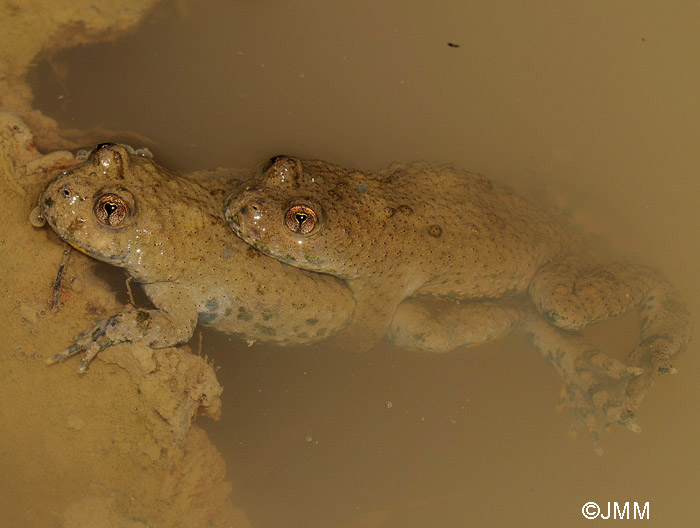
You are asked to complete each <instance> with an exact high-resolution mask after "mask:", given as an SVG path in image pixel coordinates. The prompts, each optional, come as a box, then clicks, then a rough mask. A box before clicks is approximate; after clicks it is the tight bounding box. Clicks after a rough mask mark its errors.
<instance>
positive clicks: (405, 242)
mask: <svg viewBox="0 0 700 528" xmlns="http://www.w3.org/2000/svg"><path fill="white" fill-rule="evenodd" d="M226 219H227V220H228V222H229V224H230V226H231V228H232V229H233V231H234V232H235V233H236V234H238V235H239V236H240V237H241V238H242V239H244V240H245V241H246V242H248V243H250V244H251V245H253V246H255V247H256V248H258V249H260V250H261V251H262V252H263V253H265V254H267V255H270V256H273V257H275V258H277V259H279V260H280V261H281V262H284V263H287V264H290V265H292V266H296V267H299V268H303V269H306V270H312V271H316V272H319V277H321V276H324V275H333V276H336V277H338V278H341V279H344V280H345V281H346V283H347V284H348V286H349V287H350V289H351V290H352V291H353V294H354V297H355V300H356V311H355V313H354V314H353V321H352V324H351V325H350V327H349V328H348V330H347V333H348V334H350V335H351V336H352V338H354V337H355V335H358V334H360V333H364V334H365V335H367V334H368V333H369V335H370V337H371V338H377V337H379V336H382V335H384V333H385V332H386V330H387V328H389V334H390V335H394V336H396V335H402V336H405V335H406V334H408V335H410V336H411V337H412V338H413V339H414V340H415V342H416V343H418V344H419V345H420V346H421V347H422V348H425V349H433V350H436V351H437V350H439V351H442V350H449V349H450V348H454V347H455V346H457V345H460V344H475V343H479V342H483V341H485V340H488V339H491V338H493V337H496V336H498V335H502V334H504V333H506V332H508V331H509V330H510V329H512V328H514V327H515V326H516V325H517V324H518V323H519V322H520V321H522V320H523V318H527V319H528V320H529V321H530V322H532V324H533V325H535V326H537V325H539V322H534V321H536V320H535V319H533V313H539V314H540V315H541V316H542V318H544V319H546V320H547V321H548V322H549V323H550V325H552V326H553V329H557V328H559V329H562V330H564V331H565V334H566V333H568V335H569V336H571V337H572V338H575V339H578V336H577V334H573V333H570V331H575V330H578V329H580V328H582V327H585V326H587V325H589V324H592V323H595V322H596V321H599V320H602V319H606V318H610V317H614V316H617V315H621V314H623V313H625V312H627V311H629V310H630V309H639V310H640V311H641V312H642V316H643V317H642V328H641V337H640V343H639V346H638V347H637V348H636V349H635V350H634V351H633V352H632V353H631V354H630V355H629V356H628V363H629V365H630V368H631V369H634V370H633V374H634V376H635V377H634V379H632V380H631V381H630V382H629V384H628V385H627V388H626V389H625V392H626V394H625V395H623V399H624V400H625V403H624V405H623V407H624V408H625V409H626V412H627V413H631V412H633V411H634V410H635V409H636V407H637V406H638V404H639V402H640V401H641V398H642V397H643V395H644V394H645V393H646V391H647V390H648V388H649V387H650V386H651V385H652V384H653V381H654V379H655V378H656V377H657V376H658V375H660V374H664V373H669V372H674V371H675V370H674V369H673V367H672V365H671V360H672V359H673V358H675V357H676V356H677V355H678V354H679V353H680V352H681V351H682V350H683V349H684V348H685V345H686V344H687V342H688V340H689V336H690V320H689V317H688V314H687V312H686V310H685V307H684V306H683V304H682V303H681V302H680V301H679V298H678V295H677V293H676V291H675V289H674V288H672V287H671V286H670V285H669V284H668V283H667V282H666V281H664V280H663V279H662V278H661V277H660V276H659V275H658V274H657V273H656V272H655V271H653V270H651V269H649V268H646V267H643V266H638V265H633V264H627V263H613V264H608V265H597V264H595V261H594V260H592V259H591V257H590V256H589V255H587V253H586V251H584V249H583V244H582V242H581V240H580V238H579V237H578V236H577V235H576V234H574V233H572V232H571V231H570V230H569V228H568V227H567V226H566V225H565V224H564V222H562V221H560V220H559V219H558V218H557V217H556V216H554V215H552V214H549V213H547V212H545V211H543V210H541V209H539V208H537V207H535V206H534V205H533V204H531V203H530V202H528V201H527V200H525V199H524V198H522V197H520V196H518V195H517V194H515V193H514V192H513V191H512V190H510V189H509V188H507V187H504V186H500V185H497V184H495V183H492V182H490V181H488V180H486V179H485V178H483V177H481V176H478V175H475V174H473V173H469V172H465V171H459V170H456V169H454V168H451V167H446V166H435V165H429V164H425V163H414V164H410V165H392V166H390V167H389V168H387V169H384V170H382V171H380V172H377V173H365V172H361V171H357V170H347V169H344V168H342V167H339V166H337V165H333V164H330V163H327V162H324V161H319V160H300V159H297V158H292V157H287V156H278V157H275V158H272V159H271V160H270V163H269V164H268V165H267V166H266V167H265V168H264V170H263V171H262V173H261V174H259V175H258V177H257V178H256V179H255V180H254V181H252V182H249V183H247V184H246V186H245V188H244V189H243V190H241V191H238V192H236V193H234V194H233V195H232V196H231V197H229V199H228V200H227V203H226ZM421 298H440V299H447V300H451V301H454V302H453V303H451V307H448V308H447V309H446V310H447V311H446V312H444V310H445V308H444V307H445V303H444V302H443V304H442V305H441V307H442V309H443V316H442V317H443V319H444V321H445V324H443V325H442V328H441V329H440V328H437V329H436V330H435V331H433V332H424V330H425V328H426V326H429V325H421V326H419V327H418V328H417V329H416V328H409V327H408V325H406V324H402V323H401V319H403V317H404V316H403V315H402V313H403V312H404V311H405V307H406V305H407V303H412V302H414V301H415V299H421ZM426 304H430V302H428V301H426ZM447 304H448V305H449V304H450V303H447ZM413 306H414V308H416V311H418V307H417V306H416V305H415V304H414V305H413ZM516 306H520V307H521V308H522V311H521V312H518V313H514V312H513V308H514V307H516ZM525 306H527V307H529V308H525ZM416 319H421V317H420V316H417V317H416ZM422 320H423V321H429V320H431V315H430V314H429V313H424V314H423V317H422ZM433 326H435V321H434V320H433ZM533 328H534V326H533ZM539 329H540V330H542V329H543V327H542V326H539ZM540 333H543V332H540ZM544 333H548V331H547V330H544ZM565 334H562V335H565ZM550 335H554V334H550ZM535 341H536V342H538V346H539V347H540V349H541V352H543V353H545V354H549V355H550V357H548V359H550V361H552V363H553V364H555V366H556V367H557V368H560V365H557V363H558V359H557V355H561V356H562V357H564V355H565V354H564V352H563V350H564V348H560V347H556V346H554V347H551V346H549V345H548V343H551V340H549V341H547V340H542V339H539V340H538V338H537V337H535ZM371 342H372V341H369V342H368V343H367V344H368V345H369V344H371ZM577 346H578V345H577ZM547 348H549V349H550V350H549V352H544V351H543V350H542V349H547ZM584 349H586V347H585V345H583V344H581V347H580V348H579V351H581V350H584ZM576 354H577V353H572V354H571V356H572V357H576V360H575V362H574V363H575V365H574V366H573V368H572V369H571V370H570V371H569V372H568V373H562V375H563V376H564V378H565V380H567V383H569V382H570V380H571V379H573V377H572V376H573V374H572V372H575V371H576V370H577V369H578V372H579V373H580V372H581V371H582V370H587V369H588V368H589V367H592V366H593V365H597V366H598V367H602V369H603V371H604V374H603V375H602V377H605V376H607V375H609V374H611V375H612V376H613V377H615V376H620V375H621V373H622V372H623V370H622V369H619V368H618V367H616V368H615V369H616V373H615V374H612V371H606V369H607V366H610V365H612V360H610V359H609V358H605V357H604V356H602V355H601V354H598V353H594V352H593V348H592V347H588V348H587V349H586V351H585V352H582V354H583V355H578V356H576ZM567 359H570V358H564V361H566V360H567ZM630 372H632V371H630ZM567 378H568V379H567ZM594 378H595V376H594ZM601 379H602V378H601ZM601 379H598V380H596V381H595V383H593V384H592V385H591V386H589V387H588V388H587V389H585V390H586V391H587V392H589V394H588V395H589V396H590V395H591V394H592V392H593V389H592V388H591V387H592V386H593V385H597V387H598V389H600V387H601V386H602V385H603V383H602V382H601ZM578 385H579V387H580V386H581V384H578ZM584 385H585V383H584ZM589 389H590V390H589ZM598 389H596V390H598ZM611 393H612V392H611V391H605V395H602V396H600V398H599V404H598V407H601V406H602V407H606V406H608V405H609V404H610V405H612V401H613V400H615V399H616V397H613V396H611ZM570 397H571V394H570ZM619 401H620V400H618V403H619ZM600 402H604V403H603V404H600ZM628 416H629V414H628ZM609 417H610V415H609Z"/></svg>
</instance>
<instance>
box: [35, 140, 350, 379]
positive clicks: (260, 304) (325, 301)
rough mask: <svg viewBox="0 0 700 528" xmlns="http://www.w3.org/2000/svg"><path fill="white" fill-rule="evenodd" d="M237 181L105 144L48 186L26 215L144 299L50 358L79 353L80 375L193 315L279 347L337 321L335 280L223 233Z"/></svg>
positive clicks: (179, 337)
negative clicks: (127, 280) (115, 351)
mask: <svg viewBox="0 0 700 528" xmlns="http://www.w3.org/2000/svg"><path fill="white" fill-rule="evenodd" d="M238 176H240V174H238ZM239 183H240V178H239V177H236V173H235V171H223V173H221V171H210V172H201V173H194V174H179V173H175V172H172V171H169V170H166V169H164V168H163V167H161V166H159V165H157V164H156V163H155V162H153V161H152V160H150V159H147V158H145V157H142V156H138V155H136V154H135V153H133V152H130V151H129V150H127V149H126V148H125V147H124V146H121V145H114V144H108V143H106V144H102V145H99V146H98V147H97V148H95V149H94V150H93V151H92V153H90V155H89V156H88V157H87V159H85V160H84V161H83V162H82V163H81V164H79V165H77V166H75V167H73V168H72V169H70V170H66V171H64V172H63V173H61V174H59V175H58V176H57V177H56V178H54V179H53V180H52V181H51V182H49V183H48V184H47V186H46V187H45V189H44V190H43V192H42V194H41V196H40V197H39V202H38V203H39V205H38V215H37V212H36V211H35V212H34V215H35V216H39V217H40V219H43V220H45V221H47V222H48V224H49V225H50V226H51V227H52V228H53V229H54V230H55V231H56V233H57V234H58V235H59V237H60V238H62V239H63V240H64V241H66V242H67V243H69V244H70V245H71V246H73V247H74V248H76V249H78V250H80V251H82V252H83V253H85V254H87V255H89V256H91V257H93V258H95V259H97V260H100V261H103V262H107V263H109V264H112V265H114V266H117V267H120V268H123V269H124V270H125V271H126V273H127V274H128V275H129V277H131V278H132V279H133V280H134V281H135V282H137V283H140V284H141V286H142V288H143V290H144V292H145V293H146V295H147V296H148V298H149V299H150V300H151V302H152V303H153V305H154V306H155V308H152V309H144V308H127V309H125V310H124V311H123V312H121V313H118V314H115V315H113V316H112V317H109V318H107V319H105V320H102V321H99V322H97V324H96V325H95V326H93V327H92V328H89V329H88V330H86V331H85V332H83V333H82V334H81V335H80V336H79V337H78V338H77V340H76V342H75V343H74V344H72V345H71V346H70V347H68V348H67V349H65V350H64V351H62V352H59V353H58V354H56V355H55V356H53V357H52V358H51V359H50V360H49V362H50V363H55V362H59V361H62V360H64V359H66V358H68V357H70V356H72V355H74V354H79V353H81V354H82V359H81V361H80V365H79V371H80V372H83V371H85V370H86V369H87V366H88V363H89V362H90V361H91V360H92V358H94V357H95V355H96V354H97V353H98V352H100V351H101V350H103V349H104V348H106V347H108V346H111V345H114V344H117V343H121V342H124V341H127V342H136V341H141V342H144V343H146V344H147V345H149V346H151V347H154V348H160V347H168V346H173V345H177V344H179V343H184V342H187V341H188V340H189V339H190V338H191V337H192V335H193V332H194V330H195V327H196V325H197V324H198V323H201V324H203V325H207V326H211V327H213V328H215V329H217V330H220V331H223V332H226V333H231V334H238V335H241V336H243V337H245V338H247V339H253V340H258V339H259V340H266V341H273V342H277V343H280V344H292V343H309V342H314V341H318V340H320V339H322V338H324V337H325V336H327V335H329V334H332V333H334V332H336V331H337V330H338V329H339V328H342V327H343V326H344V325H345V324H346V322H347V320H348V319H349V316H350V313H351V312H352V309H353V305H354V302H353V299H352V294H351V292H350V291H349V290H348V289H347V287H346V286H345V285H344V284H342V282H341V281H340V280H338V279H336V278H335V277H331V276H322V277H319V276H318V275H316V274H313V273H310V272H307V271H304V270H300V269H296V268H292V267H290V266H286V265H284V264H281V263H280V262H278V261H276V260H274V259H270V258H267V257H264V256H261V255H260V253H258V252H257V251H255V250H252V248H250V247H249V246H247V245H246V244H245V243H244V242H243V241H241V240H240V239H238V238H237V237H236V236H234V235H233V233H231V230H230V229H229V228H228V226H227V225H226V223H225V221H224V217H223V200H224V197H225V195H226V194H227V193H230V192H231V190H232V188H234V187H235V186H236V185H238V184H239ZM35 220H36V219H35Z"/></svg>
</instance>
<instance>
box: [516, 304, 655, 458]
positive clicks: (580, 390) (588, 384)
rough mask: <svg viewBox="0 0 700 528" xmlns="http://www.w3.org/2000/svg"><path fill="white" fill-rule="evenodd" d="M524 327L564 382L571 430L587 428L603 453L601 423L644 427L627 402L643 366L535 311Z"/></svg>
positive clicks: (635, 430)
mask: <svg viewBox="0 0 700 528" xmlns="http://www.w3.org/2000/svg"><path fill="white" fill-rule="evenodd" d="M522 328H523V330H524V331H525V332H526V333H527V334H529V335H530V337H531V338H532V341H533V343H534V344H535V346H536V348H537V349H538V351H539V352H540V354H541V355H542V356H543V357H544V358H545V359H547V360H548V361H549V363H550V364H551V365H552V366H553V367H554V368H555V369H556V370H557V372H558V373H559V375H560V376H561V378H562V380H563V382H564V388H565V391H566V392H565V394H566V403H567V404H568V407H569V410H570V412H571V426H570V430H571V432H572V433H576V432H577V429H579V428H581V427H585V428H586V429H587V430H588V435H589V436H590V438H591V440H592V441H593V443H594V445H595V450H596V453H597V454H599V455H601V454H602V453H603V451H602V448H601V447H600V432H601V425H603V426H604V428H606V429H607V428H608V427H609V425H610V424H612V423H614V422H615V423H618V424H620V425H623V426H625V427H626V428H627V429H629V430H631V431H633V432H639V431H640V430H641V428H640V427H639V425H637V422H636V420H635V417H634V413H633V412H632V411H631V410H630V409H629V408H628V405H627V391H628V387H629V384H630V383H634V381H635V380H636V379H637V378H638V377H639V376H640V375H641V374H642V369H641V368H639V367H630V366H627V365H625V364H623V363H621V362H620V361H617V360H615V359H612V358H609V357H607V356H606V355H605V354H603V353H602V352H601V351H600V350H597V349H596V348H595V347H593V346H592V345H591V344H590V343H588V342H587V341H586V340H585V339H584V338H583V337H582V336H581V335H580V334H578V333H572V332H566V331H563V330H560V329H558V328H555V327H554V326H552V325H550V324H549V323H548V322H546V321H545V320H544V319H543V318H542V317H540V316H538V315H536V314H533V315H532V316H531V317H528V318H527V319H526V321H525V322H524V323H523V325H522Z"/></svg>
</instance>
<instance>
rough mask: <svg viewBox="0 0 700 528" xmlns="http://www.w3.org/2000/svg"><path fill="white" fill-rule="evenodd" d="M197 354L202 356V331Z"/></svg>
mask: <svg viewBox="0 0 700 528" xmlns="http://www.w3.org/2000/svg"><path fill="white" fill-rule="evenodd" d="M197 355H198V356H199V357H202V332H199V346H198V347H197Z"/></svg>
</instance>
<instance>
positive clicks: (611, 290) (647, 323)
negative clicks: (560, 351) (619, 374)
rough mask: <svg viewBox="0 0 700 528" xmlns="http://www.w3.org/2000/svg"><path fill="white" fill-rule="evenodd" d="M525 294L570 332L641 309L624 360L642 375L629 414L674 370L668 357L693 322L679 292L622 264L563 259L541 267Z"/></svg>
mask: <svg viewBox="0 0 700 528" xmlns="http://www.w3.org/2000/svg"><path fill="white" fill-rule="evenodd" d="M529 293H530V297H531V298H532V300H533V303H534V304H535V306H536V307H537V308H538V310H539V311H540V312H541V313H543V314H544V315H545V316H546V317H547V318H548V319H549V320H550V321H551V322H552V323H553V324H554V325H556V326H558V327H560V328H565V329H568V330H576V329H579V328H582V327H584V326H587V325H589V324H592V323H595V322H597V321H600V320H603V319H607V318H611V317H616V316H618V315H622V314H624V313H626V312H628V311H629V310H631V309H638V310H639V312H640V315H641V316H642V323H641V329H640V340H639V344H638V346H637V347H636V348H635V349H634V350H633V351H632V352H631V353H630V354H629V356H628V357H627V362H628V363H629V364H630V365H632V366H636V367H640V368H641V369H642V370H643V373H642V374H641V375H640V376H638V377H637V378H635V379H634V380H632V381H631V382H630V383H629V385H628V388H627V399H626V400H627V401H626V409H627V410H628V411H629V412H634V411H635V410H636V409H637V408H638V407H639V404H640V402H641V401H642V399H643V398H644V396H645V395H646V393H647V392H648V391H649V389H650V388H651V387H652V386H653V384H654V382H655V380H656V379H657V378H658V377H659V376H660V375H663V374H669V373H674V372H675V369H674V368H673V366H672V365H671V361H672V360H673V359H674V358H676V357H677V356H678V355H679V354H680V353H681V352H683V350H684V349H685V347H686V345H687V344H688V341H689V340H690V334H691V331H692V323H691V320H690V316H689V314H688V311H687V310H686V308H685V305H684V304H683V302H682V301H681V300H680V296H679V294H678V292H677V291H676V290H675V289H674V288H673V287H672V286H671V285H670V284H669V283H668V282H666V281H665V280H663V279H662V278H661V277H660V276H659V274H658V273H657V272H655V271H654V270H652V269H650V268H646V267H643V266H635V265H632V264H624V263H615V264H610V265H607V266H599V267H593V268H592V267H590V266H587V265H586V264H585V263H584V262H582V261H580V260H578V259H563V260H560V261H555V262H552V263H550V264H548V265H546V266H544V267H542V268H541V269H540V270H539V271H538V272H537V274H536V275H535V277H534V279H533V281H532V284H531V286H530V291H529Z"/></svg>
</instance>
